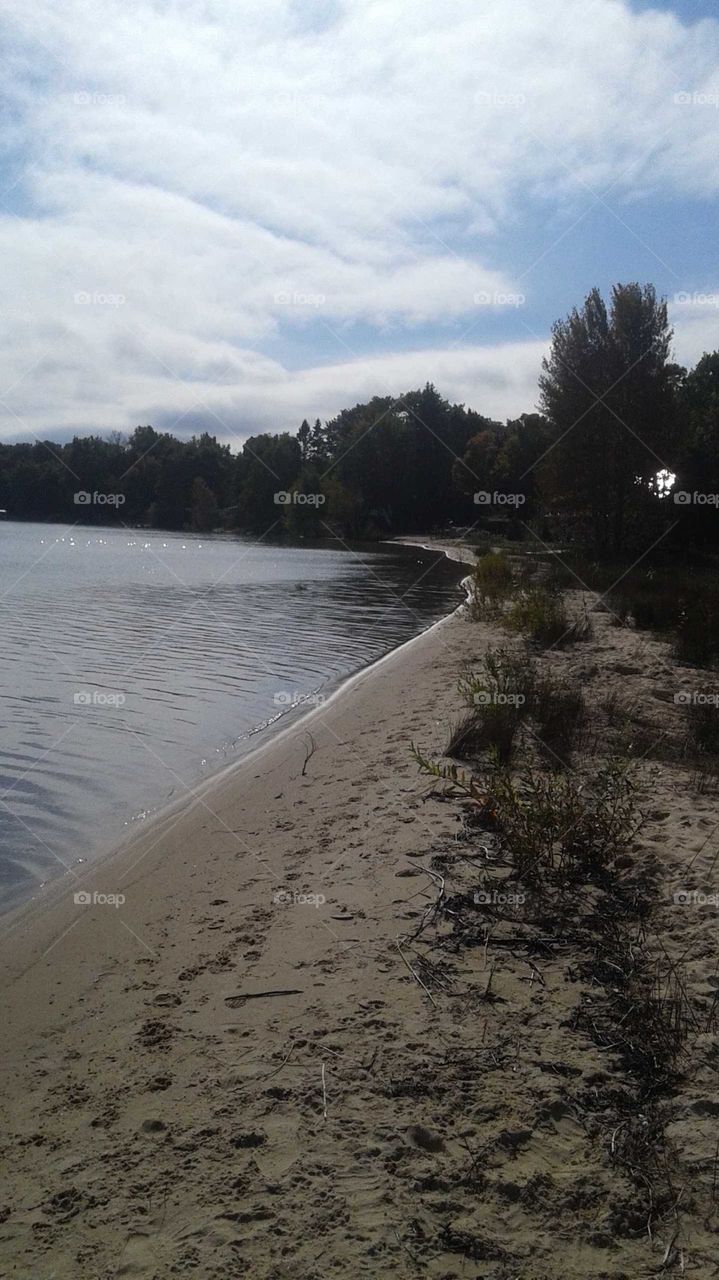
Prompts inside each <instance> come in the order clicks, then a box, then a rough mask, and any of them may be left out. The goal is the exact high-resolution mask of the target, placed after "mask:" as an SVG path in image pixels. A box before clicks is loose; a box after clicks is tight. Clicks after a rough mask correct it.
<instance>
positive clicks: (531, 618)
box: [506, 587, 572, 649]
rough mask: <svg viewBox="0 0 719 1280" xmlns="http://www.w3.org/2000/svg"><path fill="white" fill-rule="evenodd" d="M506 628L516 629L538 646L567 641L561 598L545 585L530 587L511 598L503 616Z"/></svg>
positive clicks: (543, 647) (568, 635) (568, 626)
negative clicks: (515, 599)
mask: <svg viewBox="0 0 719 1280" xmlns="http://www.w3.org/2000/svg"><path fill="white" fill-rule="evenodd" d="M506 625H507V627H508V628H509V630H510V631H519V632H522V633H523V634H524V635H526V636H527V638H528V639H529V640H532V641H533V642H534V643H535V644H537V645H539V646H540V648H542V649H546V648H549V647H550V645H562V644H567V643H568V642H569V641H570V638H571V631H572V628H571V624H570V621H569V618H568V616H567V612H566V610H565V608H564V604H563V603H562V600H561V599H560V598H558V597H557V596H555V595H553V594H551V593H550V592H549V591H547V589H546V588H545V587H530V589H529V590H528V591H526V592H524V594H523V595H521V596H520V598H519V599H518V600H517V601H515V603H514V604H513V606H512V608H511V609H510V611H509V613H508V614H507V618H506Z"/></svg>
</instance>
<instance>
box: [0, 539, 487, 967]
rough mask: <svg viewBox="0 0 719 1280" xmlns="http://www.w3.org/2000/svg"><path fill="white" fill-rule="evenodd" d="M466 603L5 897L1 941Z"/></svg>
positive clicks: (457, 557) (435, 546)
mask: <svg viewBox="0 0 719 1280" xmlns="http://www.w3.org/2000/svg"><path fill="white" fill-rule="evenodd" d="M88 527H91V526H88ZM98 527H100V526H98ZM393 542H394V543H397V544H398V545H402V546H407V547H413V546H416V547H420V548H421V549H422V550H425V551H430V552H440V553H441V554H443V555H444V556H445V557H446V559H448V560H453V561H456V562H459V563H470V562H471V550H469V551H466V552H465V554H466V556H467V558H466V559H463V557H462V550H463V548H461V547H459V548H454V547H453V546H452V544H450V543H445V542H444V541H443V540H442V541H441V542H433V541H432V540H431V539H430V541H429V542H425V541H422V542H420V541H419V540H418V539H409V540H406V541H405V540H403V539H392V540H388V542H387V543H386V544H385V545H388V546H391V545H392V544H393ZM378 545H380V546H381V545H383V544H381V543H380V544H378ZM453 550H455V551H458V554H454V555H453V554H451V552H452V551H453ZM463 581H464V580H461V581H460V582H459V583H458V584H457V585H458V588H460V589H461V588H462V586H463ZM465 604H466V600H465V601H461V602H460V603H459V604H458V605H457V606H456V608H455V609H453V610H452V611H451V613H449V614H447V615H445V616H444V617H442V618H439V619H437V621H436V622H434V623H431V624H430V626H429V627H425V628H424V630H422V631H419V632H418V633H417V635H415V636H412V637H411V638H410V639H409V640H405V641H402V642H401V643H400V644H399V645H396V646H395V647H394V648H391V649H389V650H388V651H387V653H385V654H382V655H381V657H379V658H375V659H372V660H371V661H369V662H368V663H367V664H366V665H364V666H362V667H360V668H359V669H358V670H357V671H354V672H352V673H351V674H350V675H347V676H340V677H338V678H336V679H335V680H334V681H332V682H330V684H329V685H328V689H329V693H328V694H327V695H326V697H325V700H324V702H322V703H320V704H318V705H317V706H312V705H309V706H308V707H306V708H303V707H302V705H301V704H298V705H297V706H293V707H290V708H288V709H287V711H283V712H280V713H279V714H278V715H277V716H275V717H273V718H272V719H271V720H269V721H266V722H264V723H262V724H259V725H257V726H256V727H254V728H253V729H251V730H250V731H249V732H248V734H247V736H246V738H245V739H244V742H245V746H246V749H245V750H243V751H242V752H241V754H240V755H238V756H236V757H235V758H234V759H233V760H231V761H229V762H226V763H225V764H222V765H220V766H219V767H218V768H216V769H214V770H212V772H210V773H209V774H207V775H206V776H205V777H201V778H200V779H199V780H198V782H197V783H196V784H195V785H192V786H189V787H187V788H186V789H185V790H184V791H183V792H182V793H181V794H179V795H176V796H173V797H172V798H171V799H169V800H167V801H164V802H162V803H160V804H158V806H157V807H156V808H154V809H152V810H151V811H150V814H149V816H148V817H146V818H142V817H139V816H136V817H132V818H130V819H129V821H128V822H127V824H126V826H127V831H126V833H125V834H124V835H122V836H120V837H119V838H113V840H112V843H109V844H108V845H107V847H104V848H101V849H99V850H98V851H97V852H95V853H93V855H92V856H91V857H90V858H89V859H87V860H85V861H78V862H76V863H75V864H74V865H72V866H69V867H67V868H66V869H65V871H58V872H57V873H56V874H55V875H54V876H52V878H50V879H48V880H47V881H45V883H44V884H43V885H41V886H40V888H39V889H37V890H35V891H34V892H33V893H32V894H31V895H30V896H28V897H23V898H22V899H21V900H18V901H15V902H13V901H8V903H7V905H6V906H4V907H3V909H2V911H1V912H0V944H1V943H2V940H3V938H4V937H5V936H6V935H8V934H9V933H13V932H14V931H15V929H16V928H18V927H19V926H20V925H22V924H24V923H26V922H28V921H31V920H32V919H33V918H34V916H35V914H36V913H38V912H42V911H45V910H52V909H53V907H54V906H55V905H56V904H57V902H58V901H59V900H61V899H62V897H63V896H64V895H65V894H67V893H69V892H70V891H71V890H73V889H78V890H80V889H82V888H84V887H85V881H86V880H87V879H88V877H89V876H91V875H92V874H94V873H96V872H97V873H101V871H102V869H103V868H104V867H105V865H106V864H108V863H114V862H115V861H117V860H118V859H120V858H122V857H123V856H124V855H125V854H129V853H130V852H131V850H132V849H133V847H134V846H135V844H136V843H138V842H142V841H144V840H146V839H151V838H152V835H153V831H154V829H155V827H156V826H157V829H158V832H159V831H160V830H161V828H162V827H163V825H164V824H165V823H166V822H168V821H170V820H172V819H173V818H174V817H177V816H178V815H180V814H181V813H183V812H184V811H186V810H188V806H189V807H191V806H192V805H193V804H194V803H197V802H199V801H201V800H202V798H203V797H205V796H207V795H210V794H211V793H212V791H213V790H214V788H215V786H218V785H221V784H222V783H223V782H224V781H225V780H226V779H228V778H230V777H231V776H232V775H233V774H234V773H235V772H236V771H238V770H240V769H242V768H243V767H244V766H245V765H246V764H247V765H248V766H249V765H250V764H251V762H252V761H253V759H254V758H255V756H257V755H260V754H261V753H262V752H264V751H265V750H267V749H268V748H269V747H271V746H272V744H273V743H275V742H276V741H279V740H280V739H281V738H282V736H283V735H284V734H288V733H291V732H292V731H294V730H295V729H296V728H297V727H298V726H299V725H300V724H302V725H303V726H305V725H306V722H308V721H310V720H311V718H312V716H313V715H315V713H317V712H321V711H322V710H323V708H324V707H326V706H327V704H328V703H329V702H330V701H332V700H333V699H334V698H336V697H337V696H338V695H341V694H342V693H343V692H344V691H345V690H348V691H349V689H350V687H351V686H352V684H353V682H354V681H356V680H357V679H359V678H360V677H362V676H363V675H365V674H367V673H369V672H370V671H372V670H373V669H374V668H375V667H377V666H378V665H379V664H381V663H382V662H384V661H385V660H386V659H387V658H390V657H392V656H393V655H394V654H397V653H398V652H399V651H401V650H403V649H405V647H407V646H409V645H412V644H413V643H415V641H417V640H419V639H420V638H421V637H422V636H423V635H425V634H426V633H427V632H428V631H431V630H433V629H434V628H435V627H438V626H441V625H442V624H443V623H444V622H446V621H447V620H448V619H449V618H451V617H453V616H454V614H455V613H457V612H459V611H460V610H461V609H463V608H464V607H465ZM308 701H309V699H308ZM283 721H284V722H285V723H284V724H283V723H282V722H283ZM253 739H259V741H257V743H256V745H251V744H252V740H253ZM72 878H74V880H75V881H76V883H75V885H73V884H72V882H71V881H72Z"/></svg>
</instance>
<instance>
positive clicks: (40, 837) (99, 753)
mask: <svg viewBox="0 0 719 1280" xmlns="http://www.w3.org/2000/svg"><path fill="white" fill-rule="evenodd" d="M460 576H461V569H460V567H459V566H458V565H456V564H450V563H449V562H448V561H447V560H446V559H445V558H444V557H443V556H440V555H438V554H436V553H433V552H425V551H421V550H419V549H417V548H408V547H401V546H398V545H395V544H391V545H390V544H385V545H382V544H379V545H378V544H373V545H372V546H371V547H369V548H368V547H367V546H363V547H361V548H359V547H357V548H351V549H346V548H344V547H340V546H338V547H337V548H335V547H334V546H332V547H328V546H323V547H314V546H309V545H308V546H299V547H298V546H286V545H281V546H278V545H273V546H270V545H267V544H265V543H263V542H257V541H253V540H250V539H244V538H236V537H230V536H195V535H186V534H175V533H166V532H155V531H152V532H145V531H134V530H126V529H121V530H118V529H116V528H106V529H104V528H97V527H93V528H82V527H79V526H75V527H73V528H72V529H69V528H67V529H66V528H63V527H60V526H58V525H41V524H20V523H15V522H2V523H0V615H1V617H2V624H3V659H4V660H3V663H2V670H1V673H0V697H1V698H2V709H3V716H2V738H1V739H0V906H8V905H10V904H11V903H13V902H15V901H16V900H18V899H21V898H23V897H27V896H29V895H30V894H31V893H32V892H33V891H34V890H36V889H37V888H38V887H39V885H41V884H42V883H44V882H45V881H47V880H48V879H49V878H50V877H52V876H53V875H55V874H56V873H57V872H58V871H59V872H61V871H62V870H63V868H68V867H70V866H75V865H76V864H77V863H78V861H81V860H83V861H88V860H90V859H92V858H93V857H95V856H97V855H98V854H99V853H101V852H104V851H107V850H108V849H110V848H112V847H113V845H114V844H117V843H119V842H120V840H121V839H122V838H123V837H124V836H125V835H127V834H128V833H129V831H130V829H131V826H132V824H133V823H137V822H138V821H141V820H143V819H147V818H148V817H149V816H150V815H151V814H152V813H154V812H156V811H157V810H158V809H160V808H162V807H163V806H164V805H165V804H167V802H168V801H170V800H171V799H172V798H173V797H175V796H177V795H180V794H182V793H183V792H184V791H185V790H186V789H187V788H188V787H190V786H192V785H193V784H196V783H198V782H199V781H200V780H201V779H203V778H204V777H206V776H207V775H208V774H210V773H212V772H214V771H217V770H218V769H220V768H221V767H222V766H224V765H227V764H228V763H230V762H232V761H234V760H236V759H239V758H240V757H241V755H242V754H243V752H246V751H247V750H249V749H250V748H251V747H252V746H254V745H255V741H256V740H255V738H254V735H255V733H256V732H257V731H258V729H260V728H262V727H266V726H268V725H271V724H274V725H276V726H278V727H282V725H283V724H284V723H286V721H285V720H284V719H283V718H284V717H285V716H286V715H287V714H288V713H289V712H291V711H292V710H293V708H295V707H297V706H298V705H299V706H310V705H313V702H318V701H321V700H322V698H323V697H324V696H326V695H327V693H328V692H329V691H330V690H331V689H332V688H333V687H334V686H336V684H337V683H338V682H339V681H341V679H342V678H343V677H346V676H348V675H350V674H351V673H353V672H355V671H358V670H359V669H361V668H362V667H364V666H366V665H367V664H368V663H369V662H372V661H373V660H374V659H376V658H379V657H380V656H381V655H382V654H384V653H387V652H388V651H389V650H390V649H392V648H394V647H395V646H396V645H398V644H401V643H402V642H404V641H406V640H408V639H410V638H411V637H412V636H413V635H416V634H417V633H418V632H420V631H422V630H424V629H425V628H426V627H428V626H429V625H431V623H432V622H434V621H436V620H437V619H438V618H440V617H442V616H443V615H445V614H447V613H448V612H450V611H451V610H452V609H453V608H454V607H455V606H456V605H457V604H458V603H459V601H460V599H461V598H462V597H461V594H460V591H459V588H458V583H459V578H460Z"/></svg>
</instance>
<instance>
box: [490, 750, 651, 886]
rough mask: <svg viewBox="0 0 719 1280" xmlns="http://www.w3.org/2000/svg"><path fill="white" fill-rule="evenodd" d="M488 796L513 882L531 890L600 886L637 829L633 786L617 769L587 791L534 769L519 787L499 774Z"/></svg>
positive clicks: (604, 771)
mask: <svg viewBox="0 0 719 1280" xmlns="http://www.w3.org/2000/svg"><path fill="white" fill-rule="evenodd" d="M491 790H492V799H493V803H494V808H495V809H496V811H497V815H498V819H497V820H498V826H499V830H500V832H501V838H502V844H503V847H504V850H505V852H506V853H507V854H508V856H509V857H510V858H511V861H512V863H513V865H514V867H515V870H516V872H517V875H518V877H519V878H520V879H521V880H526V881H527V883H533V884H535V885H541V883H542V882H543V881H544V880H547V879H549V880H553V881H554V882H558V883H560V884H566V883H569V882H577V881H583V882H595V883H598V882H600V881H601V880H602V879H604V878H605V877H606V875H607V873H608V872H610V871H611V869H612V867H613V865H614V863H615V862H616V860H617V858H618V857H619V856H620V855H622V854H625V853H626V851H627V849H628V847H629V844H630V843H631V841H632V839H633V838H634V836H635V834H636V832H637V830H638V829H639V826H640V825H641V823H640V821H639V820H638V819H637V817H636V814H635V810H634V804H633V796H632V791H633V788H632V785H631V782H630V781H629V779H628V777H627V775H626V772H624V771H622V770H621V769H620V768H619V767H618V766H616V765H610V766H607V767H605V768H604V769H601V770H600V771H599V772H598V773H597V774H596V776H595V777H594V778H593V779H592V780H591V782H587V783H582V782H581V781H579V780H578V779H577V778H576V777H575V776H574V775H573V774H556V773H550V774H543V773H539V772H537V771H535V770H532V769H528V770H526V771H525V773H524V774H523V776H522V778H521V779H520V780H519V781H517V780H516V779H513V778H512V777H511V776H510V775H509V773H508V772H507V771H506V770H500V769H498V770H496V771H495V775H494V778H493V780H492V787H491Z"/></svg>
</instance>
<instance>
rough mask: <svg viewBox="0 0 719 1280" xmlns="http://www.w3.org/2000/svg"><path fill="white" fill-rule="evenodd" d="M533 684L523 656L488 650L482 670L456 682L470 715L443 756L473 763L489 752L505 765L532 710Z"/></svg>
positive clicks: (530, 669)
mask: <svg viewBox="0 0 719 1280" xmlns="http://www.w3.org/2000/svg"><path fill="white" fill-rule="evenodd" d="M534 682H535V672H534V667H533V664H532V663H531V662H530V661H529V659H528V658H527V657H526V656H525V655H523V654H521V655H518V654H512V653H510V652H509V651H508V650H506V649H499V650H496V651H495V650H492V649H490V650H489V652H488V653H487V654H486V655H485V657H484V659H483V661H482V669H481V670H480V671H479V672H476V673H470V674H468V675H466V676H464V677H463V678H462V679H461V680H460V681H459V691H460V693H461V695H462V697H463V699H464V701H465V703H466V704H467V706H468V707H469V714H468V715H467V716H465V718H464V720H463V721H462V722H461V724H460V725H459V726H458V727H457V728H456V729H455V730H454V732H453V733H452V735H451V738H450V742H449V744H448V746H447V751H446V754H447V755H449V756H455V757H457V758H458V759H460V760H463V759H473V758H476V757H477V755H478V754H479V752H480V751H483V750H485V749H488V750H490V751H492V752H494V754H495V755H496V757H497V759H498V760H500V762H502V763H507V762H508V761H509V760H510V758H511V756H512V751H513V748H514V743H515V738H516V735H517V731H518V729H519V726H520V725H521V723H522V721H523V719H524V718H525V716H526V715H527V714H528V713H529V712H530V710H531V708H532V702H533V690H534Z"/></svg>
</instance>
